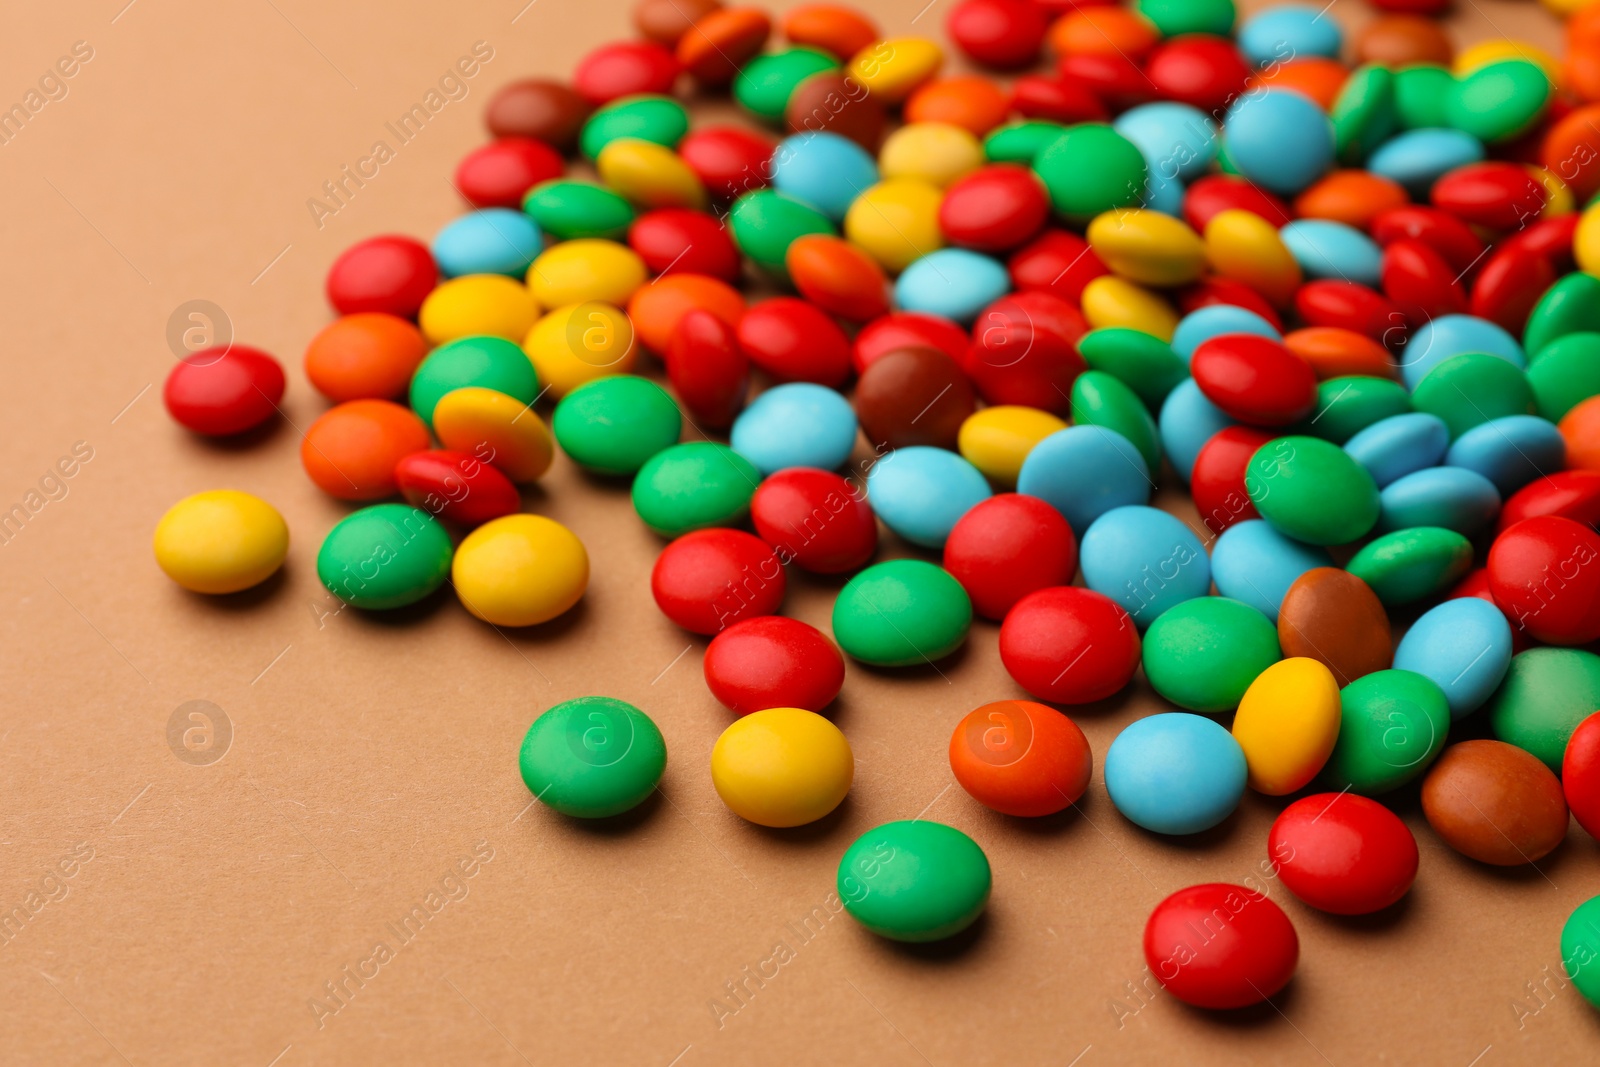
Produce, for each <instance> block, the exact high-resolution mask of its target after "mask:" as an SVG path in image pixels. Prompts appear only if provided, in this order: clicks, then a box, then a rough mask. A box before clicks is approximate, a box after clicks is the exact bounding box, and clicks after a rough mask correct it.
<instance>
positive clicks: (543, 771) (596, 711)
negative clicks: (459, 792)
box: [518, 696, 667, 819]
mask: <svg viewBox="0 0 1600 1067" xmlns="http://www.w3.org/2000/svg"><path fill="white" fill-rule="evenodd" d="M518 764H519V766H520V769H521V771H522V781H523V784H525V785H526V786H527V787H528V791H529V792H531V793H532V794H533V795H534V798H535V799H536V800H540V801H542V802H543V803H545V804H547V805H549V806H550V807H552V808H554V809H555V810H556V811H559V812H561V813H562V814H563V815H571V816H574V817H576V818H580V819H603V818H605V817H607V816H609V815H619V814H621V813H622V812H625V811H628V810H630V809H632V808H635V807H637V806H638V805H639V804H640V803H641V802H642V801H643V800H644V799H645V798H646V797H648V796H649V795H650V794H651V793H653V792H655V788H656V785H657V783H659V782H660V781H661V774H662V772H663V771H665V770H666V767H667V745H666V742H665V741H664V740H662V737H661V731H660V730H659V729H658V728H657V727H656V724H655V723H654V722H653V721H651V719H650V716H648V715H646V714H645V713H644V712H642V711H640V710H639V709H638V708H636V707H634V706H633V705H632V704H627V703H624V702H623V701H621V700H616V699H613V698H612V697H600V696H594V697H578V698H576V699H574V700H565V701H562V702H561V703H560V704H556V705H555V706H553V707H551V708H550V709H549V710H547V711H545V712H544V713H543V714H542V715H540V716H539V717H538V718H537V719H535V720H533V725H532V726H530V727H528V733H527V735H526V736H525V737H524V738H523V739H522V752H521V755H520V756H519V758H518Z"/></svg>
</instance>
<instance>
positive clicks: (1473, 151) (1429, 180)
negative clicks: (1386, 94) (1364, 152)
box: [1367, 79, 1484, 199]
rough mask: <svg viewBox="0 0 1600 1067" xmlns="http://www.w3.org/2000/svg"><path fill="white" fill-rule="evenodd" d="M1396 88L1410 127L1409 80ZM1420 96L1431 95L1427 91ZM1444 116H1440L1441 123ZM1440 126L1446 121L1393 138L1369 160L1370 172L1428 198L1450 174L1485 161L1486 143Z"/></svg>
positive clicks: (1402, 122) (1430, 87) (1411, 192)
mask: <svg viewBox="0 0 1600 1067" xmlns="http://www.w3.org/2000/svg"><path fill="white" fill-rule="evenodd" d="M1396 88H1397V89H1398V92H1397V94H1396V95H1397V97H1398V103H1399V106H1400V109H1401V114H1400V120H1401V124H1402V125H1410V123H1408V122H1407V121H1406V118H1407V116H1406V89H1407V86H1406V83H1405V80H1404V79H1401V81H1400V82H1399V84H1398V85H1397V87H1396ZM1418 88H1422V87H1421V86H1420V85H1419V86H1418ZM1427 88H1428V89H1432V88H1434V87H1432V86H1429V87H1427ZM1418 95H1427V90H1424V92H1423V93H1420V94H1418ZM1434 103H1435V105H1436V104H1437V101H1435V102H1434ZM1443 117H1444V116H1443V115H1439V116H1437V118H1439V119H1440V120H1442V119H1443ZM1439 125H1442V122H1440V123H1435V124H1433V125H1430V126H1428V127H1427V128H1424V129H1415V128H1413V129H1409V130H1407V131H1406V132H1404V133H1400V134H1397V135H1395V136H1394V137H1391V138H1389V139H1388V140H1387V141H1385V142H1384V143H1383V144H1381V145H1379V146H1378V150H1377V151H1375V152H1373V153H1372V155H1370V156H1368V157H1367V170H1369V171H1371V172H1372V173H1373V174H1376V175H1378V176H1379V177H1380V178H1388V179H1389V180H1390V181H1393V182H1399V183H1400V184H1401V185H1403V186H1405V188H1406V191H1407V192H1409V193H1410V194H1411V195H1412V196H1414V197H1417V198H1418V199H1425V198H1426V197H1427V195H1428V190H1429V189H1431V188H1432V187H1433V183H1434V182H1436V181H1438V180H1439V179H1440V178H1442V177H1443V176H1444V175H1446V174H1448V173H1449V172H1450V171H1452V170H1455V169H1456V168H1457V167H1465V166H1467V165H1468V164H1471V163H1479V162H1482V161H1483V157H1484V148H1483V142H1482V141H1480V140H1478V139H1477V138H1476V137H1474V136H1472V135H1471V134H1469V133H1462V132H1461V131H1460V130H1448V129H1439V128H1437V126H1439Z"/></svg>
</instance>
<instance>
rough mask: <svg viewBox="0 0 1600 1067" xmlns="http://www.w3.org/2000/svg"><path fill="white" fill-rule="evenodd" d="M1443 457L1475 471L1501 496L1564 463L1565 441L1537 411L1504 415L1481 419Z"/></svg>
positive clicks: (1451, 464) (1449, 461)
mask: <svg viewBox="0 0 1600 1067" xmlns="http://www.w3.org/2000/svg"><path fill="white" fill-rule="evenodd" d="M1444 461H1445V462H1446V463H1448V464H1449V465H1450V466H1452V467H1465V468H1467V469H1468V470H1471V471H1477V472H1478V473H1479V474H1481V475H1483V476H1484V477H1485V478H1487V479H1489V481H1491V482H1493V483H1494V487H1495V488H1496V489H1498V490H1499V491H1500V497H1501V499H1504V498H1506V497H1508V496H1510V495H1511V494H1512V493H1515V492H1516V491H1517V490H1518V489H1521V488H1522V487H1523V486H1525V485H1527V484H1528V483H1529V482H1531V481H1533V480H1534V479H1535V478H1538V477H1540V476H1542V475H1545V474H1553V473H1554V472H1556V471H1558V470H1560V469H1561V468H1562V467H1563V466H1565V464H1566V461H1567V442H1566V441H1565V440H1563V439H1562V437H1561V433H1560V431H1559V430H1557V429H1556V428H1555V425H1554V424H1553V423H1550V422H1547V421H1545V420H1544V419H1541V418H1540V417H1539V416H1537V415H1507V416H1505V417H1504V418H1499V419H1490V420H1489V421H1488V422H1485V423H1480V424H1479V425H1477V426H1474V427H1473V428H1472V429H1470V430H1468V431H1467V432H1466V433H1464V434H1462V435H1461V436H1460V437H1458V438H1456V440H1455V444H1453V445H1451V446H1450V451H1449V452H1446V453H1445V457H1444Z"/></svg>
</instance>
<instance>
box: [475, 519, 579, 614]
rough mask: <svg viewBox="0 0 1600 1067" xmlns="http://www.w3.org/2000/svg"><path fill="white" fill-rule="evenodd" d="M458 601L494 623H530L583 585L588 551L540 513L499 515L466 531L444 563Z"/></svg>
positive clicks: (561, 607)
mask: <svg viewBox="0 0 1600 1067" xmlns="http://www.w3.org/2000/svg"><path fill="white" fill-rule="evenodd" d="M450 581H451V583H452V584H453V585H454V586H455V588H456V595H457V596H459V597H460V598H461V603H462V605H463V606H464V607H465V608H466V609H467V610H468V611H470V612H472V614H474V615H476V616H477V617H478V618H480V619H482V620H483V621H484V622H487V623H492V624H494V625H495V626H535V625H537V624H539V623H541V622H549V621H550V620H551V619H553V618H555V617H556V616H557V615H560V614H561V613H562V612H564V611H566V610H567V609H568V608H570V607H572V605H574V604H576V603H577V602H578V601H579V600H580V599H582V598H583V592H584V590H585V589H587V588H588V587H589V553H587V552H585V551H584V549H583V542H582V541H580V540H578V536H577V534H574V533H573V532H572V531H571V530H569V529H567V528H566V527H565V526H563V525H561V524H560V523H559V522H556V521H555V520H554V519H547V518H545V517H544V516H543V515H505V516H502V517H500V518H498V519H491V520H489V521H488V522H486V523H484V524H483V525H482V526H480V527H478V528H477V529H476V530H473V531H472V532H471V533H469V534H468V535H467V536H466V538H465V539H464V540H463V541H462V542H461V547H459V548H457V549H456V555H455V559H454V560H453V561H452V562H451V564H450Z"/></svg>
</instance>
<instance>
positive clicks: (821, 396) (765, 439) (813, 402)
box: [729, 382, 856, 475]
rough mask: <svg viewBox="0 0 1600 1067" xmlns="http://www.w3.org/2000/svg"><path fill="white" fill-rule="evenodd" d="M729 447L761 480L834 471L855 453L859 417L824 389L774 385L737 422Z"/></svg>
mask: <svg viewBox="0 0 1600 1067" xmlns="http://www.w3.org/2000/svg"><path fill="white" fill-rule="evenodd" d="M729 443H730V444H731V445H732V446H733V450H734V451H735V452H737V453H739V454H740V455H741V456H743V457H744V458H745V459H748V460H749V461H750V462H752V463H754V464H755V465H756V469H757V470H759V471H760V472H761V473H762V474H763V475H766V474H773V473H775V472H777V471H780V470H784V469H786V468H789V467H819V468H821V469H823V470H834V469H836V468H838V467H841V466H843V465H844V464H845V462H846V461H848V460H849V458H850V450H851V449H852V448H854V447H855V443H856V413H855V411H854V410H853V409H852V408H851V407H850V402H849V401H848V400H846V399H845V398H844V397H842V396H840V395H839V394H838V393H836V392H834V391H833V390H832V389H829V388H827V387H825V386H821V385H812V384H810V383H809V382H790V383H788V384H786V385H776V386H773V387H772V388H771V389H768V390H767V391H766V392H764V393H762V394H761V395H760V396H758V397H756V399H755V401H754V402H753V403H752V404H751V405H750V406H749V407H747V408H745V409H744V411H743V412H742V413H741V414H740V415H739V417H738V418H737V419H735V420H734V421H733V432H732V433H731V434H730V435H729Z"/></svg>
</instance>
